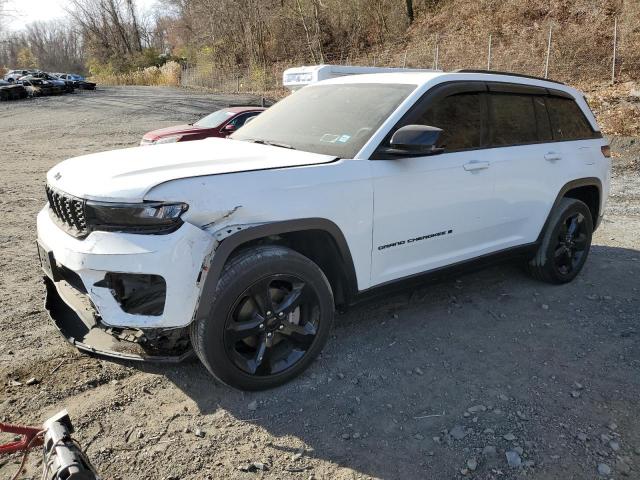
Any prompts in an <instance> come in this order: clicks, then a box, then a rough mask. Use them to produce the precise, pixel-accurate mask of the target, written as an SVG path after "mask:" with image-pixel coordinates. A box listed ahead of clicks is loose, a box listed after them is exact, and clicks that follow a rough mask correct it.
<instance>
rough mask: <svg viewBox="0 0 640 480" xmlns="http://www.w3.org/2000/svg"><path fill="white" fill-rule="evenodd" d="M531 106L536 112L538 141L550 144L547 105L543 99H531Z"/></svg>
mask: <svg viewBox="0 0 640 480" xmlns="http://www.w3.org/2000/svg"><path fill="white" fill-rule="evenodd" d="M533 106H534V108H535V110H536V124H537V125H538V140H539V141H541V142H550V141H551V140H553V135H552V133H551V124H550V123H549V114H548V113H547V105H546V104H545V100H544V97H538V96H536V97H533Z"/></svg>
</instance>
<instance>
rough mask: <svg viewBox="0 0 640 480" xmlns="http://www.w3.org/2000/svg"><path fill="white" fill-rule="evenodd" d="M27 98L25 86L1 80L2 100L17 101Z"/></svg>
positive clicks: (0, 95)
mask: <svg viewBox="0 0 640 480" xmlns="http://www.w3.org/2000/svg"><path fill="white" fill-rule="evenodd" d="M27 96H28V93H27V90H26V89H25V88H24V86H23V85H19V84H14V83H13V82H5V81H4V80H0V100H17V99H20V98H26V97H27Z"/></svg>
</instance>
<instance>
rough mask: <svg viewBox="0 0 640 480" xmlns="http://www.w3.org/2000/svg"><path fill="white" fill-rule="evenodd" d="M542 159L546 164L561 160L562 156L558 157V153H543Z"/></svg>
mask: <svg viewBox="0 0 640 480" xmlns="http://www.w3.org/2000/svg"><path fill="white" fill-rule="evenodd" d="M544 159H545V160H546V161H548V162H556V161H558V160H562V155H560V154H559V153H558V152H549V153H545V155H544Z"/></svg>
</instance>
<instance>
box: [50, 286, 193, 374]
mask: <svg viewBox="0 0 640 480" xmlns="http://www.w3.org/2000/svg"><path fill="white" fill-rule="evenodd" d="M44 283H45V288H46V296H45V308H46V310H47V312H48V313H49V317H50V318H51V320H53V323H54V325H55V326H56V328H57V329H58V331H59V332H60V334H61V335H62V336H63V337H64V338H65V339H66V340H67V341H68V342H69V343H70V344H72V345H73V346H75V347H76V348H78V349H79V350H83V351H86V352H90V353H93V354H96V355H101V356H107V357H114V358H119V359H122V360H133V361H145V362H160V363H177V362H181V361H183V360H185V359H187V358H189V357H191V356H192V354H193V351H192V350H191V347H190V345H189V342H188V338H187V337H186V335H185V332H184V331H182V330H183V329H181V330H180V331H173V332H167V333H168V334H169V338H170V339H171V340H170V341H166V340H165V342H164V343H162V342H159V341H157V340H158V338H161V334H160V336H159V335H158V334H159V333H161V332H158V331H154V332H153V334H154V335H153V339H154V340H155V341H154V340H150V339H149V338H148V337H147V335H146V334H145V332H144V331H141V330H131V329H112V328H106V327H104V326H103V325H101V323H100V318H99V316H98V315H97V312H96V311H95V309H94V308H93V305H91V302H90V301H89V300H88V298H86V295H83V294H82V293H81V292H80V291H78V290H76V289H75V288H74V287H72V286H71V285H70V284H68V283H66V282H64V281H60V282H55V283H54V282H53V280H51V279H50V278H48V277H46V276H45V277H44Z"/></svg>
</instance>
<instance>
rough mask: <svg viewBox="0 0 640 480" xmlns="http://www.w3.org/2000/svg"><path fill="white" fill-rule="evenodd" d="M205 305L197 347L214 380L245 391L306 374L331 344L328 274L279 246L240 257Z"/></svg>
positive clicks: (194, 335)
mask: <svg viewBox="0 0 640 480" xmlns="http://www.w3.org/2000/svg"><path fill="white" fill-rule="evenodd" d="M201 301H202V300H201ZM206 301H207V303H208V304H209V305H210V307H209V313H208V314H207V315H206V316H204V317H202V318H198V319H197V320H196V321H194V322H193V323H192V324H191V326H190V336H191V344H192V346H193V349H194V351H195V353H196V355H197V356H198V358H199V359H200V360H201V361H202V363H203V364H204V366H205V367H206V368H207V370H208V371H209V372H210V373H211V374H212V375H213V376H214V377H215V378H217V379H218V380H220V381H221V382H223V383H225V384H227V385H229V386H231V387H234V388H238V389H242V390H264V389H267V388H273V387H275V386H277V385H281V384H283V383H285V382H287V381H289V380H291V379H292V378H294V377H296V376H297V375H299V374H300V373H302V372H303V371H304V370H305V369H306V368H307V367H308V366H309V365H311V363H312V362H313V360H314V359H315V358H316V357H317V356H318V354H319V353H320V352H321V351H322V348H323V347H324V345H325V343H326V342H327V339H328V338H329V332H330V330H331V324H332V323H333V317H334V311H335V305H334V300H333V291H332V289H331V285H330V284H329V281H328V279H327V277H326V276H325V274H324V272H323V271H322V269H320V267H319V266H318V265H316V264H315V263H314V262H313V261H312V260H310V259H309V258H307V257H305V256H303V255H301V254H300V253H298V252H296V251H294V250H292V249H290V248H287V247H284V246H280V245H263V246H257V247H252V248H247V249H245V250H242V251H239V252H238V253H236V254H235V255H233V257H232V258H231V259H229V260H228V261H227V263H226V264H225V266H224V268H223V271H222V273H221V275H220V278H219V280H218V282H217V286H216V291H215V293H214V295H213V297H212V298H211V299H207V300H206Z"/></svg>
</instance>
